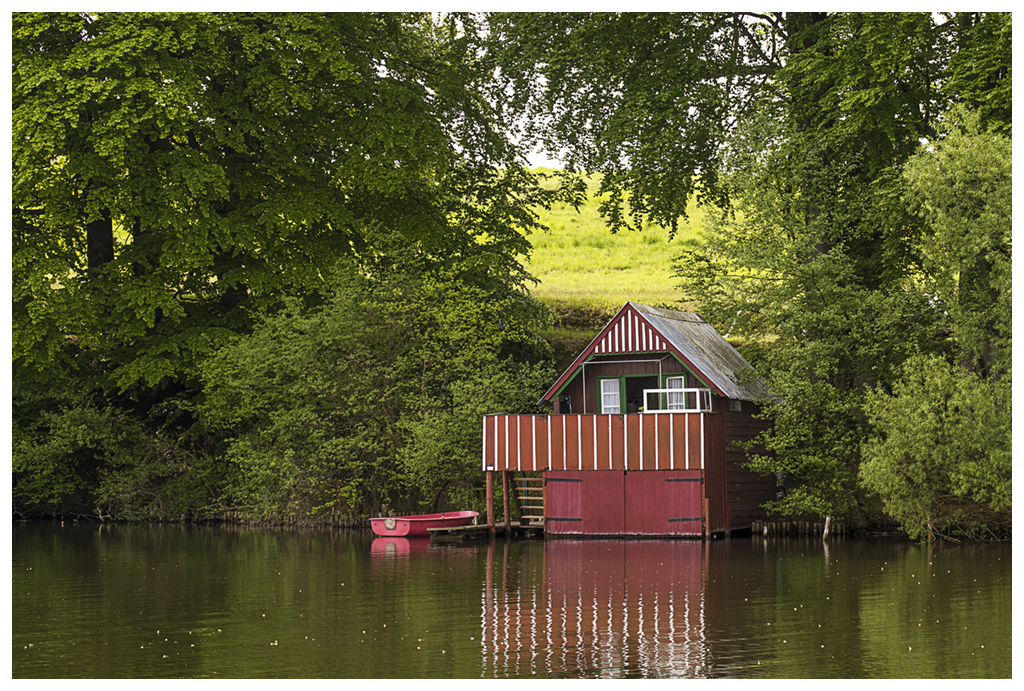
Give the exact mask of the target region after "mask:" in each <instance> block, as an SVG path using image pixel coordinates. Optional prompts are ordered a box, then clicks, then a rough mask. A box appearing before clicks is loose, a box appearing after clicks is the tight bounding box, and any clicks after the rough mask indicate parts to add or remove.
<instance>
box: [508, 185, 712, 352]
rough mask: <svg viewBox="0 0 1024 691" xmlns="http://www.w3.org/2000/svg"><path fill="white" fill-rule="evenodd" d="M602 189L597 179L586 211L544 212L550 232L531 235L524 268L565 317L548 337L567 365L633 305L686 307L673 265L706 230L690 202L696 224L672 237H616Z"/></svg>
mask: <svg viewBox="0 0 1024 691" xmlns="http://www.w3.org/2000/svg"><path fill="white" fill-rule="evenodd" d="M538 170H540V171H544V170H545V169H538ZM598 184H599V179H598V178H597V176H592V177H591V178H590V181H589V190H588V198H587V201H586V203H584V204H582V205H581V206H580V207H579V209H576V208H574V207H572V206H571V205H569V204H557V205H555V206H553V207H552V208H551V210H544V209H541V210H538V212H537V213H538V215H539V217H540V221H541V223H543V224H544V225H545V226H547V227H548V230H547V231H545V232H539V233H535V234H533V235H532V236H531V237H530V241H531V243H532V245H533V253H532V255H531V256H530V257H529V258H527V260H526V262H525V263H526V266H527V267H528V269H529V270H530V273H531V274H532V275H533V276H534V277H535V278H536V279H537V280H538V281H539V283H538V284H537V285H536V286H534V287H533V290H532V292H533V294H534V295H535V296H536V297H537V298H539V299H540V300H541V301H542V302H544V304H546V305H547V306H548V307H550V308H551V309H552V311H554V313H555V314H556V315H557V316H558V318H559V322H560V323H559V324H557V325H556V326H555V327H553V328H551V329H546V330H544V331H543V332H542V335H543V336H544V338H546V339H547V340H548V341H549V342H550V343H551V345H552V346H553V347H554V348H555V351H556V354H557V360H558V361H559V364H560V365H563V366H564V365H567V364H568V362H571V357H574V356H575V354H576V353H577V352H578V351H579V350H580V349H582V348H584V347H585V346H586V345H587V343H589V341H590V340H591V339H592V338H593V337H594V336H595V335H596V334H597V332H598V331H599V330H600V329H601V328H602V327H603V326H604V325H605V324H606V323H607V322H608V320H609V319H610V318H611V317H612V315H614V314H615V312H616V311H618V309H619V308H620V307H622V305H624V304H625V303H626V302H627V301H634V302H641V303H645V304H649V305H664V306H669V307H675V308H680V307H685V306H683V305H679V304H678V303H679V298H680V296H679V291H678V290H677V288H676V279H675V278H674V277H673V275H672V274H673V263H674V262H675V260H676V257H678V256H679V254H680V253H681V251H682V249H683V242H684V241H685V240H686V239H688V238H690V237H694V236H695V235H696V234H697V233H699V232H700V230H701V217H702V213H701V211H700V210H699V209H697V207H696V205H695V204H693V203H691V205H690V208H689V213H688V216H689V218H688V219H687V220H681V221H680V223H679V228H678V230H677V231H676V233H675V235H674V236H673V237H671V238H670V237H669V231H668V229H667V228H663V227H660V226H656V225H652V224H645V225H644V226H643V228H641V229H639V230H632V231H625V230H624V231H619V232H617V233H612V232H611V230H609V229H608V227H607V225H605V222H604V219H602V218H601V215H600V214H599V213H598V206H599V204H600V198H599V197H598V196H597V188H598ZM566 358H568V361H567V360H566Z"/></svg>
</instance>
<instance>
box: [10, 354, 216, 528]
mask: <svg viewBox="0 0 1024 691" xmlns="http://www.w3.org/2000/svg"><path fill="white" fill-rule="evenodd" d="M15 372H16V380H17V381H16V386H15V400H14V411H15V416H14V420H13V425H12V427H13V435H12V436H13V440H12V442H13V443H12V470H13V473H14V487H13V494H14V500H15V506H16V507H17V508H18V509H19V510H20V511H24V512H25V513H36V514H61V515H86V516H89V515H92V516H93V517H97V516H100V517H105V518H110V517H116V518H128V519H139V520H148V519H157V520H185V519H193V518H206V517H210V516H211V515H215V514H216V513H217V511H218V510H219V509H220V508H222V504H221V499H222V496H221V493H220V490H219V488H220V487H221V486H222V485H223V479H224V478H223V475H224V472H225V470H226V468H225V467H224V466H223V464H218V463H217V462H216V460H215V459H213V458H211V457H210V456H209V455H208V454H205V453H204V452H203V450H202V448H201V447H200V446H198V445H196V444H194V443H190V441H189V439H188V436H187V435H185V436H180V435H179V436H178V438H174V435H173V434H170V433H169V432H170V431H171V430H170V429H169V428H168V427H167V426H166V425H161V424H160V423H159V422H158V421H156V420H152V419H150V420H143V419H140V418H139V417H137V416H133V415H131V414H130V412H128V411H126V410H124V409H121V408H119V407H117V406H114V405H102V404H99V403H97V402H96V400H95V399H94V398H93V397H91V396H90V395H88V394H87V393H86V392H84V391H83V390H82V388H81V384H82V382H80V381H75V380H74V378H72V377H69V376H68V374H67V373H62V372H61V371H60V370H56V371H53V372H50V373H48V374H47V375H46V376H45V378H44V379H42V380H40V378H39V377H38V375H34V373H33V372H32V371H31V370H26V369H25V368H21V367H16V368H15Z"/></svg>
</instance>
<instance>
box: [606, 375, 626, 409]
mask: <svg viewBox="0 0 1024 691" xmlns="http://www.w3.org/2000/svg"><path fill="white" fill-rule="evenodd" d="M621 411H622V407H621V404H620V402H619V380H618V379H602V380H601V412H602V413H619V412H621Z"/></svg>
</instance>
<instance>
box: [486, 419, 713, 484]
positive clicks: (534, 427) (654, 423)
mask: <svg viewBox="0 0 1024 691" xmlns="http://www.w3.org/2000/svg"><path fill="white" fill-rule="evenodd" d="M712 417H717V416H713V415H707V414H704V413H650V414H646V415H645V414H633V415H487V416H485V417H484V419H483V459H482V460H483V469H484V470H517V471H538V470H700V469H702V468H704V467H705V464H706V455H707V448H708V444H707V443H706V424H707V422H706V419H710V418H712Z"/></svg>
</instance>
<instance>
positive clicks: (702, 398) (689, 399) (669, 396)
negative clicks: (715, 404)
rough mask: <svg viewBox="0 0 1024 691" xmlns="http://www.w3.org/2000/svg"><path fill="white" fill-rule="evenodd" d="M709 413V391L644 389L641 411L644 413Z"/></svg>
mask: <svg viewBox="0 0 1024 691" xmlns="http://www.w3.org/2000/svg"><path fill="white" fill-rule="evenodd" d="M652 402H653V405H652ZM663 406H664V407H663ZM710 411H711V389H644V409H643V411H642V412H644V413H706V412H710Z"/></svg>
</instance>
